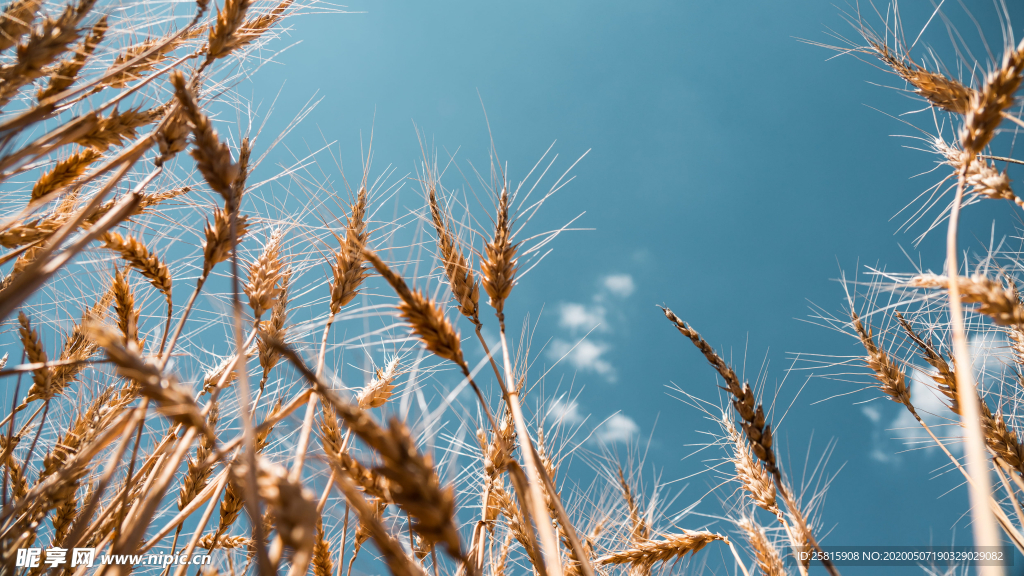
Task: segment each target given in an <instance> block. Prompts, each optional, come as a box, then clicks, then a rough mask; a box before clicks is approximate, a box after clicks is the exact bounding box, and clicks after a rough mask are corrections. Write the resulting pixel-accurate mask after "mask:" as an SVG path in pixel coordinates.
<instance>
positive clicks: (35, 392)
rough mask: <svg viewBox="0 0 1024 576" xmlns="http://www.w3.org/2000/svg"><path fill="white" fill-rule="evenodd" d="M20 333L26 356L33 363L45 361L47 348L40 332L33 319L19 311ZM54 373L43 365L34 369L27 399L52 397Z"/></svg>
mask: <svg viewBox="0 0 1024 576" xmlns="http://www.w3.org/2000/svg"><path fill="white" fill-rule="evenodd" d="M18 335H19V336H20V337H21V345H22V347H24V349H25V358H26V359H27V360H28V361H29V362H31V363H33V364H34V363H40V362H41V363H45V362H46V361H47V359H48V358H47V355H46V349H45V348H43V342H42V340H41V339H40V338H39V332H37V331H36V329H35V328H33V327H32V321H31V320H29V318H28V316H27V315H25V313H24V312H18ZM52 381H53V378H52V374H51V373H50V369H49V368H46V367H43V368H38V369H36V370H33V371H32V386H31V387H29V389H28V396H27V397H26V400H35V399H43V400H48V399H50V398H51V397H52Z"/></svg>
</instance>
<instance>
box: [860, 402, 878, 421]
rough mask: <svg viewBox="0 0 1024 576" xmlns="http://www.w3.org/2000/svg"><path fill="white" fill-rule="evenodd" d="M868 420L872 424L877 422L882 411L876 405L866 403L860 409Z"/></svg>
mask: <svg viewBox="0 0 1024 576" xmlns="http://www.w3.org/2000/svg"><path fill="white" fill-rule="evenodd" d="M860 411H861V412H863V413H864V415H865V416H867V417H868V420H871V422H873V423H874V424H878V421H879V420H881V419H882V411H881V410H879V409H878V407H877V406H871V405H866V406H864V407H862V408H861V409H860Z"/></svg>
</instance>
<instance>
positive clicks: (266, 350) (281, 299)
mask: <svg viewBox="0 0 1024 576" xmlns="http://www.w3.org/2000/svg"><path fill="white" fill-rule="evenodd" d="M281 276H282V278H281V291H280V292H279V293H278V295H277V299H276V300H275V302H274V307H273V310H272V311H271V314H270V320H269V321H267V322H261V323H260V324H261V326H260V329H259V333H260V339H259V340H258V341H257V342H256V347H257V350H258V351H259V361H260V368H262V369H263V378H261V379H260V390H263V387H264V386H266V384H267V379H268V378H270V371H271V370H272V369H273V368H274V366H276V365H277V363H278V361H279V360H280V359H281V354H280V353H279V352H278V351H277V349H276V348H274V347H273V346H271V345H269V344H267V341H266V340H267V338H274V339H277V340H284V338H285V334H286V332H287V327H286V326H285V322H286V321H287V320H288V283H289V281H290V279H291V272H290V271H289V272H285V273H283V274H282V275H281Z"/></svg>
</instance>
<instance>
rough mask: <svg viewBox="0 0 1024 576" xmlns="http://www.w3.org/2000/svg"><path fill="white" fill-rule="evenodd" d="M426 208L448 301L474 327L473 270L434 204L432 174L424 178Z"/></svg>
mask: <svg viewBox="0 0 1024 576" xmlns="http://www.w3.org/2000/svg"><path fill="white" fill-rule="evenodd" d="M427 204H428V205H429V206H430V217H431V220H432V221H433V223H434V230H435V231H436V232H437V248H438V250H439V252H440V257H441V263H442V265H443V267H444V272H445V275H446V276H447V277H448V285H449V286H450V287H451V290H452V298H454V299H455V302H456V303H457V304H458V307H459V312H462V315H463V316H465V317H466V318H469V319H470V320H472V321H473V322H474V323H479V319H478V317H479V313H480V310H479V303H480V287H479V285H478V284H477V281H476V278H475V277H474V276H473V269H472V268H471V267H470V265H469V262H467V261H466V257H465V256H464V255H463V251H462V246H460V245H459V241H458V239H457V238H456V237H455V235H454V233H453V232H452V229H451V228H452V227H451V223H450V222H449V218H448V214H447V212H442V211H441V208H440V207H439V206H438V202H437V190H436V183H435V182H434V181H433V173H430V174H428V193H427Z"/></svg>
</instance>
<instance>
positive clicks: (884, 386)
mask: <svg viewBox="0 0 1024 576" xmlns="http://www.w3.org/2000/svg"><path fill="white" fill-rule="evenodd" d="M850 316H851V318H852V322H853V329H854V330H855V331H856V332H857V338H859V339H860V342H861V345H862V346H864V350H865V351H866V352H867V353H868V355H867V356H866V357H865V358H864V363H865V364H866V365H867V367H868V368H870V369H871V370H872V372H874V373H875V379H876V380H878V382H879V386H878V389H879V390H881V391H882V392H884V393H885V394H887V395H888V396H889V398H890V399H891V400H892V401H893V402H898V403H900V404H903V405H904V406H907V407H908V408H911V409H913V405H912V404H911V403H910V388H908V387H907V382H906V374H905V373H904V371H903V368H902V367H900V366H899V365H898V364H896V362H895V361H894V360H893V359H892V358H891V357H890V356H889V355H888V354H886V352H885V350H882V349H881V348H879V347H878V346H877V345H876V344H875V337H874V335H873V334H872V332H871V328H870V327H868V328H865V327H864V323H863V322H862V321H861V319H860V316H859V315H858V314H857V313H856V312H851V313H850Z"/></svg>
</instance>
